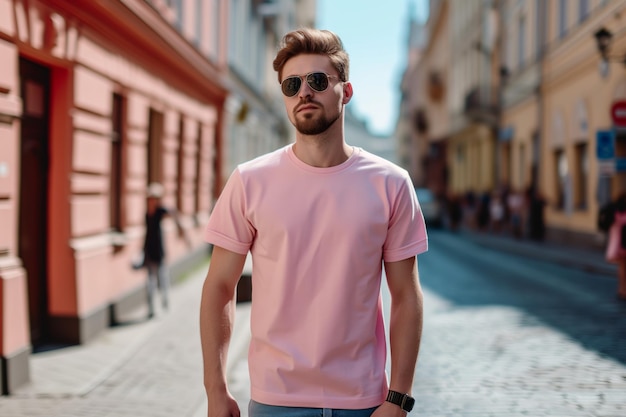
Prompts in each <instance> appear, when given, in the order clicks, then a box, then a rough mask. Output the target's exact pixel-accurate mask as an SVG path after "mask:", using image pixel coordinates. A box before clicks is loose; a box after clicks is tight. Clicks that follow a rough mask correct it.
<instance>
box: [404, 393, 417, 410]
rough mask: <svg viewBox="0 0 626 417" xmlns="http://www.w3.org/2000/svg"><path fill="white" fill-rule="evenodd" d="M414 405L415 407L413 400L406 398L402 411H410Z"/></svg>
mask: <svg viewBox="0 0 626 417" xmlns="http://www.w3.org/2000/svg"><path fill="white" fill-rule="evenodd" d="M414 405H415V398H411V397H408V396H407V397H406V400H405V401H404V409H405V410H406V411H411V410H412V409H413V406H414Z"/></svg>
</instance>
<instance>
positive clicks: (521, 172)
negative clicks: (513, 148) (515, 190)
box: [517, 143, 528, 189]
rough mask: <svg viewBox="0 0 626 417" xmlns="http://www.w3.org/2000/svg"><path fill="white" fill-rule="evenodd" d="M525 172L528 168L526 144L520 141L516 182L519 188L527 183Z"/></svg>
mask: <svg viewBox="0 0 626 417" xmlns="http://www.w3.org/2000/svg"><path fill="white" fill-rule="evenodd" d="M527 172H528V169H527V167H526V145H525V144H524V143H522V144H520V147H519V165H518V166H517V175H518V184H519V187H520V189H521V187H524V186H525V185H526V184H527V181H528V179H527V178H526V176H527V175H528V174H527Z"/></svg>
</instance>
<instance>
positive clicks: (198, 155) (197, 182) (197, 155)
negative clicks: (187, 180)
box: [193, 122, 204, 220]
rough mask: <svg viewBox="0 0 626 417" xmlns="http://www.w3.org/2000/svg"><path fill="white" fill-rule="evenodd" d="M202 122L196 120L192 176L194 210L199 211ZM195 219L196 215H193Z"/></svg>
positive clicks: (202, 154) (200, 207) (200, 208)
mask: <svg viewBox="0 0 626 417" xmlns="http://www.w3.org/2000/svg"><path fill="white" fill-rule="evenodd" d="M202 145H203V144H202V123H200V122H198V130H197V132H196V153H195V158H196V172H195V176H194V187H193V188H194V189H193V195H194V212H195V213H196V214H198V213H200V211H201V210H202V205H201V204H200V201H201V200H200V198H201V196H202V162H203V161H202V157H203V156H204V153H203V152H204V150H203V146H202ZM195 219H196V220H197V217H195Z"/></svg>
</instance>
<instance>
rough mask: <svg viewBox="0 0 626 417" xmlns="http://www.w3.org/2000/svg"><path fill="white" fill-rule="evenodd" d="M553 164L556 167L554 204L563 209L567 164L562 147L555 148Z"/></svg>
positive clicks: (567, 171) (567, 172)
mask: <svg viewBox="0 0 626 417" xmlns="http://www.w3.org/2000/svg"><path fill="white" fill-rule="evenodd" d="M554 166H555V168H556V172H555V179H556V184H555V185H556V186H555V188H556V190H555V191H556V192H555V193H554V195H555V196H556V206H557V208H558V209H560V210H564V209H565V189H566V187H567V181H568V174H569V167H568V165H567V157H566V156H565V151H564V150H563V149H557V150H556V151H555V152H554Z"/></svg>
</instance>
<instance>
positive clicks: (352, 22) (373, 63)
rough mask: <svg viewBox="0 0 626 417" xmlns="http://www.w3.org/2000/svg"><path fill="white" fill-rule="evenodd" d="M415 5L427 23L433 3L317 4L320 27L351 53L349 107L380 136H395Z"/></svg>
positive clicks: (364, 0) (368, 0)
mask: <svg viewBox="0 0 626 417" xmlns="http://www.w3.org/2000/svg"><path fill="white" fill-rule="evenodd" d="M410 4H413V5H414V7H413V13H414V15H415V17H416V19H417V20H419V21H426V18H427V16H428V0H382V1H381V0H317V27H318V28H319V29H328V30H331V31H333V32H335V33H336V34H337V35H339V37H340V38H341V40H342V41H343V44H344V47H345V48H346V50H347V52H348V54H349V55H350V82H351V83H352V86H353V88H354V97H353V99H352V101H351V103H350V104H349V106H352V110H353V111H354V113H355V114H356V115H357V116H358V117H359V118H361V119H365V120H366V121H367V125H368V128H369V130H370V131H371V133H374V134H376V135H391V134H392V133H393V131H394V128H395V125H396V118H397V111H398V106H399V97H400V96H399V92H400V90H399V89H400V81H401V79H402V74H403V72H404V68H405V65H406V55H407V53H408V51H407V35H408V27H409V11H410V7H409V5H410Z"/></svg>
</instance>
